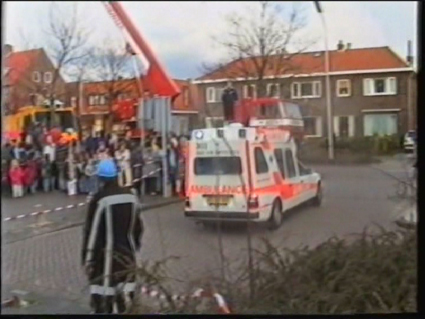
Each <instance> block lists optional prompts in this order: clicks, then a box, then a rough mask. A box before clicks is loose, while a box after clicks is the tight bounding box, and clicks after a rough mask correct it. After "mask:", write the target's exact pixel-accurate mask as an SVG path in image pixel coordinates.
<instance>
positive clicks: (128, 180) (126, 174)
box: [115, 143, 133, 187]
mask: <svg viewBox="0 0 425 319" xmlns="http://www.w3.org/2000/svg"><path fill="white" fill-rule="evenodd" d="M115 158H116V160H117V162H118V167H119V173H118V184H119V185H120V186H121V187H123V186H125V187H130V186H132V184H133V178H132V176H131V175H132V174H131V173H132V172H131V162H130V160H131V153H130V150H129V149H128V148H127V146H126V144H125V143H122V144H121V146H120V149H119V150H118V151H116V152H115Z"/></svg>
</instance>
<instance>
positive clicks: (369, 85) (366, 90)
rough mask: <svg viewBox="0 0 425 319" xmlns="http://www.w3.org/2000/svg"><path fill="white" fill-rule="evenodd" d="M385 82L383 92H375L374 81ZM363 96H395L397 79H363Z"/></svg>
mask: <svg viewBox="0 0 425 319" xmlns="http://www.w3.org/2000/svg"><path fill="white" fill-rule="evenodd" d="M376 80H384V81H385V90H386V91H385V92H382V93H377V92H375V81H376ZM363 95H364V96H382V95H397V78H396V77H393V76H392V77H380V78H366V79H363Z"/></svg>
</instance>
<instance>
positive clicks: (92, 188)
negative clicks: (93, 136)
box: [84, 154, 99, 194]
mask: <svg viewBox="0 0 425 319" xmlns="http://www.w3.org/2000/svg"><path fill="white" fill-rule="evenodd" d="M96 157H97V156H96V154H91V155H90V157H89V160H88V162H87V165H86V168H85V171H84V172H85V174H86V177H87V191H88V193H89V194H95V193H97V191H98V188H99V186H98V181H97V176H96V171H97V162H98V160H97V158H96Z"/></svg>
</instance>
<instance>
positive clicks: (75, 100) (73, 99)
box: [71, 96, 77, 107]
mask: <svg viewBox="0 0 425 319" xmlns="http://www.w3.org/2000/svg"><path fill="white" fill-rule="evenodd" d="M76 106H77V97H76V96H73V97H71V107H76Z"/></svg>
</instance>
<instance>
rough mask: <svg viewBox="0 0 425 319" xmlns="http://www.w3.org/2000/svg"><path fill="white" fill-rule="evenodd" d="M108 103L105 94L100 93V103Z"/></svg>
mask: <svg viewBox="0 0 425 319" xmlns="http://www.w3.org/2000/svg"><path fill="white" fill-rule="evenodd" d="M105 104H106V98H105V95H104V94H102V95H99V105H105Z"/></svg>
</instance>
